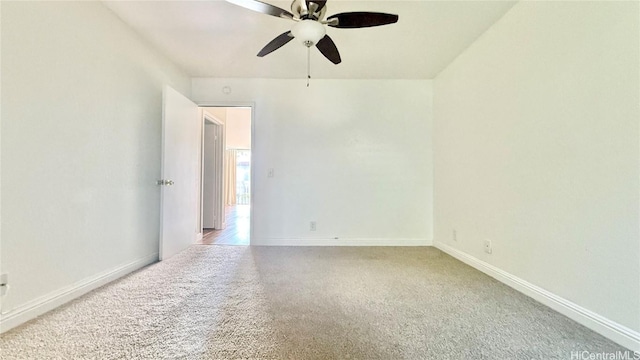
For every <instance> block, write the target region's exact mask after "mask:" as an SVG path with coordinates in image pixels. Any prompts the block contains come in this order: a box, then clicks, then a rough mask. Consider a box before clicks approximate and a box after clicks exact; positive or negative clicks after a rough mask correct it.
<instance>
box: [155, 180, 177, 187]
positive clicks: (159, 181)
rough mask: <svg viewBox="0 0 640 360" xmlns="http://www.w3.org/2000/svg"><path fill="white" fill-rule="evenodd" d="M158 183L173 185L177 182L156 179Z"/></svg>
mask: <svg viewBox="0 0 640 360" xmlns="http://www.w3.org/2000/svg"><path fill="white" fill-rule="evenodd" d="M156 184H158V185H167V186H171V185H173V184H175V183H174V182H173V180H158V181H156Z"/></svg>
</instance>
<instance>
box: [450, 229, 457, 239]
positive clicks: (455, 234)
mask: <svg viewBox="0 0 640 360" xmlns="http://www.w3.org/2000/svg"><path fill="white" fill-rule="evenodd" d="M451 238H452V239H453V241H458V232H457V231H456V229H453V232H452V234H451Z"/></svg>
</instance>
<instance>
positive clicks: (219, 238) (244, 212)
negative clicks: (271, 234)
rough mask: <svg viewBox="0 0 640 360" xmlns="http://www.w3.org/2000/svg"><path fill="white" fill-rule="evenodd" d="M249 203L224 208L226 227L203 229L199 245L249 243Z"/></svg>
mask: <svg viewBox="0 0 640 360" xmlns="http://www.w3.org/2000/svg"><path fill="white" fill-rule="evenodd" d="M250 209H251V207H250V206H249V205H233V206H227V207H226V208H225V218H226V223H227V227H226V228H225V229H223V230H214V229H204V230H203V236H202V240H201V241H199V242H198V244H201V245H213V244H215V245H249V225H250V220H249V219H250V217H249V215H250V214H251V211H250Z"/></svg>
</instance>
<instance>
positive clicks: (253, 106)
mask: <svg viewBox="0 0 640 360" xmlns="http://www.w3.org/2000/svg"><path fill="white" fill-rule="evenodd" d="M195 103H196V105H198V106H199V107H248V108H251V170H250V172H249V173H250V177H251V179H249V188H250V189H251V196H250V198H249V245H251V244H252V243H253V224H254V219H255V217H254V215H255V211H254V208H255V206H254V199H255V194H256V190H255V189H256V187H255V186H254V185H255V174H256V173H255V168H256V166H255V165H256V162H255V156H254V150H255V144H256V142H255V141H256V121H255V120H256V103H255V102H253V101H232V102H230V101H227V102H225V101H220V102H218V101H202V102H198V101H196V102H195ZM203 126H204V123H203ZM203 131H204V130H203ZM224 150H225V151H226V140H225V149H224Z"/></svg>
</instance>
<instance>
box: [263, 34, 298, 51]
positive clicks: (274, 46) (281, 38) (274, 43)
mask: <svg viewBox="0 0 640 360" xmlns="http://www.w3.org/2000/svg"><path fill="white" fill-rule="evenodd" d="M291 40H293V35H291V31H287V32H286V33H282V34H280V35H278V37H276V38H275V39H273V40H271V42H269V43H268V44H267V46H265V47H264V48H262V50H260V52H259V53H258V56H260V57H263V56H265V55H267V54H270V53H272V52H274V51H276V50H278V49H279V48H281V47H282V46H283V45H284V44H286V43H288V42H289V41H291Z"/></svg>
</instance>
